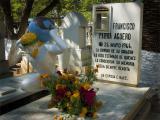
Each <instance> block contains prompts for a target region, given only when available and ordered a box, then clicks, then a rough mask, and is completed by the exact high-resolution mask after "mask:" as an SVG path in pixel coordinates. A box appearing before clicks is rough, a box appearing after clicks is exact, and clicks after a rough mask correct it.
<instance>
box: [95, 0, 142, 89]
mask: <svg viewBox="0 0 160 120" xmlns="http://www.w3.org/2000/svg"><path fill="white" fill-rule="evenodd" d="M93 20H94V25H93V47H92V61H93V65H94V66H95V65H99V73H98V79H100V80H104V81H109V82H116V83H121V84H130V85H133V86H136V85H137V84H138V82H139V80H140V61H141V60H140V55H141V53H140V51H141V37H142V4H141V3H137V2H130V3H111V4H100V5H94V6H93Z"/></svg>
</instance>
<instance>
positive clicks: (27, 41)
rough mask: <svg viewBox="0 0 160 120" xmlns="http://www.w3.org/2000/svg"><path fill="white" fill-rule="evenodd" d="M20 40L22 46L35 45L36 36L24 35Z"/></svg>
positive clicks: (31, 34)
mask: <svg viewBox="0 0 160 120" xmlns="http://www.w3.org/2000/svg"><path fill="white" fill-rule="evenodd" d="M20 40H21V43H22V45H24V46H25V45H32V44H34V43H36V41H37V36H36V34H34V33H31V32H29V33H26V34H24V35H23V36H22V37H21V38H20Z"/></svg>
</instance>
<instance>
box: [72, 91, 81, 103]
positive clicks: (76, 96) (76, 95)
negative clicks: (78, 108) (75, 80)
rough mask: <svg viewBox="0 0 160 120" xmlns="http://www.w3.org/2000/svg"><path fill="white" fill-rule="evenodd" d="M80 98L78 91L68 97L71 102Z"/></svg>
mask: <svg viewBox="0 0 160 120" xmlns="http://www.w3.org/2000/svg"><path fill="white" fill-rule="evenodd" d="M79 98H80V93H79V91H78V90H76V91H74V92H73V95H72V96H71V97H70V99H71V101H73V100H74V99H79Z"/></svg>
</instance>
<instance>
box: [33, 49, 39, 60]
mask: <svg viewBox="0 0 160 120" xmlns="http://www.w3.org/2000/svg"><path fill="white" fill-rule="evenodd" d="M38 53H39V50H38V48H37V49H34V50H33V51H32V53H31V56H32V57H33V58H35V57H36V56H37V55H38Z"/></svg>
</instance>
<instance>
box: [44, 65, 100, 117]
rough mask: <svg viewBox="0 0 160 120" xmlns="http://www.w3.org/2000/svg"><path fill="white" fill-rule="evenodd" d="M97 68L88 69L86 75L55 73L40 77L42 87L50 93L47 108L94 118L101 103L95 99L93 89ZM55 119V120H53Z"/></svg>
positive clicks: (95, 90) (65, 71) (66, 72)
mask: <svg viewBox="0 0 160 120" xmlns="http://www.w3.org/2000/svg"><path fill="white" fill-rule="evenodd" d="M96 72H98V66H97V67H96V68H95V69H93V68H92V67H88V68H87V70H86V73H85V74H83V75H79V74H78V73H77V72H75V74H71V73H69V72H68V71H67V70H64V71H63V72H60V71H57V73H58V76H53V75H46V74H45V75H42V78H43V79H45V82H44V85H45V87H46V88H48V90H49V91H50V92H51V95H52V98H51V100H50V102H49V104H48V107H49V108H51V107H57V108H59V109H60V110H62V111H63V112H65V113H68V114H69V115H77V116H79V117H86V116H87V117H92V118H96V116H97V115H96V112H97V110H98V109H99V108H100V106H101V102H100V101H97V99H96V92H97V90H98V88H93V86H92V84H93V82H94V81H96V75H95V73H96ZM55 119H56V118H55Z"/></svg>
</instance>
